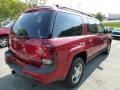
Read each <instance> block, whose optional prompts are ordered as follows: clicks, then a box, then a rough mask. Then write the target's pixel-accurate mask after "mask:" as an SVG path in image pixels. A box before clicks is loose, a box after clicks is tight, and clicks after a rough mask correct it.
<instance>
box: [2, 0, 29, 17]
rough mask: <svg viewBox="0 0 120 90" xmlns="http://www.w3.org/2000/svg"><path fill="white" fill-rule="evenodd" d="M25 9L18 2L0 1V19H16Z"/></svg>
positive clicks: (25, 6) (24, 6)
mask: <svg viewBox="0 0 120 90" xmlns="http://www.w3.org/2000/svg"><path fill="white" fill-rule="evenodd" d="M27 7H28V6H27V5H26V4H25V3H23V2H20V1H19V0H0V18H8V17H16V16H18V15H19V14H21V13H22V12H23V11H24V10H25V9H26V8H27Z"/></svg>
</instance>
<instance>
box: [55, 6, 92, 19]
mask: <svg viewBox="0 0 120 90" xmlns="http://www.w3.org/2000/svg"><path fill="white" fill-rule="evenodd" d="M56 7H57V8H59V9H64V10H69V11H72V12H75V13H80V14H84V15H87V16H89V17H93V16H92V15H89V14H87V13H84V12H82V11H78V10H75V9H72V8H69V7H65V6H60V5H56Z"/></svg>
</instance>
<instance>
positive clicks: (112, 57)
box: [0, 40, 120, 90]
mask: <svg viewBox="0 0 120 90" xmlns="http://www.w3.org/2000/svg"><path fill="white" fill-rule="evenodd" d="M6 50H7V48H0V90H120V40H113V42H112V46H111V51H110V54H109V55H104V54H100V55H98V56H97V57H95V58H94V59H93V60H92V61H90V62H89V63H88V64H87V65H86V66H85V70H84V74H83V77H82V80H81V83H80V84H79V86H78V87H76V88H74V89H68V88H66V87H65V85H64V84H63V82H54V83H50V84H47V85H42V84H40V83H38V82H35V81H34V80H33V79H30V78H24V77H19V76H14V75H12V74H11V73H10V69H9V68H8V66H7V65H6V64H5V62H4V52H5V51H6Z"/></svg>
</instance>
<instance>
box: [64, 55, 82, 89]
mask: <svg viewBox="0 0 120 90" xmlns="http://www.w3.org/2000/svg"><path fill="white" fill-rule="evenodd" d="M83 68H84V62H83V59H82V58H80V57H78V58H76V59H75V60H74V61H73V63H72V65H71V67H70V70H69V73H68V76H67V78H66V79H65V83H66V84H67V86H68V87H72V88H73V87H75V86H77V85H78V84H79V82H80V79H81V77H82V74H83Z"/></svg>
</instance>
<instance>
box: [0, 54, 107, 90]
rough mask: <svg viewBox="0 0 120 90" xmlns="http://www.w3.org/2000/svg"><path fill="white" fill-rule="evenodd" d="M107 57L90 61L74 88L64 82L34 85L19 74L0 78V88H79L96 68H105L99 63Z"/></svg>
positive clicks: (47, 89)
mask: <svg viewBox="0 0 120 90" xmlns="http://www.w3.org/2000/svg"><path fill="white" fill-rule="evenodd" d="M106 58H107V55H103V54H101V55H99V56H97V57H96V58H94V59H93V60H92V61H90V62H89V63H88V64H87V65H86V66H85V70H84V73H83V77H82V79H81V82H80V84H79V85H78V87H76V88H74V89H67V88H66V87H65V86H64V85H63V82H54V83H51V84H47V85H42V84H40V83H37V84H36V85H34V81H33V79H29V78H23V77H19V76H16V77H14V76H13V75H11V74H9V75H7V76H4V77H2V78H0V90H77V89H78V88H79V87H80V86H81V85H82V84H83V83H84V82H85V81H86V80H87V79H88V78H89V76H90V75H91V74H92V73H93V72H94V70H95V69H96V68H97V69H99V70H103V69H104V68H102V67H101V66H99V65H100V64H101V63H102V62H103V61H104V60H105V59H106Z"/></svg>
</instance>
